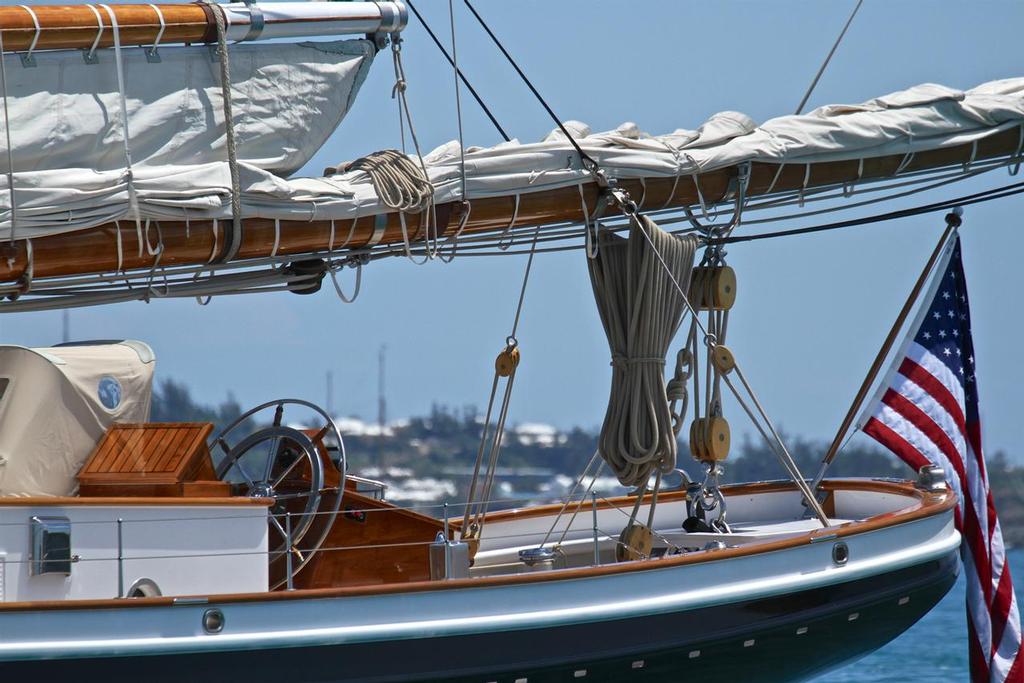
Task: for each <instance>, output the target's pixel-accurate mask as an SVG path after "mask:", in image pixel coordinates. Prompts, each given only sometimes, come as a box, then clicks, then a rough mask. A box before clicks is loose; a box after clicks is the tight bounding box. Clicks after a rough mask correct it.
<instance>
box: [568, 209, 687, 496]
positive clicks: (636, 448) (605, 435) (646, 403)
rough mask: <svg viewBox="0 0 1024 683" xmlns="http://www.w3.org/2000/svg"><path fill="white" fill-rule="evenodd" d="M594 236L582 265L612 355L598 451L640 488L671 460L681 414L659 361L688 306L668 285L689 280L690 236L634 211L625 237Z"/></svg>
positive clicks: (670, 466)
mask: <svg viewBox="0 0 1024 683" xmlns="http://www.w3.org/2000/svg"><path fill="white" fill-rule="evenodd" d="M645 233H646V236H645ZM598 242H599V249H598V253H597V256H595V257H594V258H593V259H588V269H589V271H590V282H591V285H592V287H593V290H594V299H595V301H596V302H597V308H598V312H599V314H600V317H601V323H602V325H603V326H604V330H605V334H606V335H607V337H608V346H609V347H610V349H611V354H612V361H611V365H612V382H611V394H610V397H609V400H608V412H607V413H606V415H605V418H604V423H603V424H602V426H601V435H600V438H599V441H598V451H599V452H600V454H601V457H602V458H603V459H604V460H605V462H607V463H608V465H609V466H610V467H611V469H612V471H613V472H614V473H615V476H616V477H618V479H619V482H620V483H621V484H623V485H624V486H645V485H646V483H647V481H648V479H649V478H650V476H651V474H652V473H654V472H655V471H658V472H661V473H668V472H671V471H672V470H673V469H675V466H676V435H677V431H678V426H681V424H682V420H680V419H679V418H678V417H673V415H672V411H671V410H670V406H669V398H668V394H667V389H666V384H665V378H664V367H665V357H666V355H667V354H668V351H669V345H670V344H671V343H672V339H673V337H675V334H676V332H677V331H678V330H679V326H680V324H681V323H682V320H683V315H684V314H685V313H686V311H687V305H686V299H685V297H684V296H683V295H682V294H681V291H680V290H679V289H678V288H677V287H676V286H675V283H679V287H680V288H682V289H683V290H685V289H686V288H687V287H688V286H689V283H690V277H691V275H692V273H693V260H694V254H695V252H696V248H697V239H696V238H695V237H693V236H688V235H687V236H682V237H676V236H673V235H671V234H669V233H667V232H665V231H664V230H662V229H661V228H659V227H658V226H657V224H655V223H654V221H652V220H651V219H650V218H648V217H647V216H641V215H636V214H634V215H632V216H631V224H630V230H629V236H628V237H621V236H619V235H616V234H615V233H612V232H610V231H601V232H600V233H599V234H598ZM659 253H660V255H661V258H662V259H663V260H664V262H665V266H664V267H663V266H662V264H661V263H660V262H659V259H658V254H659Z"/></svg>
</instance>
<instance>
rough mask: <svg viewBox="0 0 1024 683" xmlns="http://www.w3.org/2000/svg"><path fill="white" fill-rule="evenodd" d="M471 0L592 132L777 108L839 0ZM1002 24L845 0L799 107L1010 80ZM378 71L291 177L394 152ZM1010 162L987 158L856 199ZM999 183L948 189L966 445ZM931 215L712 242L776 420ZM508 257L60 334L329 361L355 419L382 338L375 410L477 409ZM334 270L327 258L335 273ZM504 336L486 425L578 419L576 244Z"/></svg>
mask: <svg viewBox="0 0 1024 683" xmlns="http://www.w3.org/2000/svg"><path fill="white" fill-rule="evenodd" d="M454 4H455V12H456V15H455V21H456V31H457V41H458V43H457V44H458V54H459V60H460V66H462V68H463V71H464V72H465V73H466V75H467V76H468V77H469V79H470V80H471V81H472V82H473V83H474V85H475V86H476V87H477V89H478V90H479V91H480V93H481V95H482V96H483V97H484V99H485V100H486V101H487V102H488V103H489V105H490V106H491V108H492V109H493V110H494V111H495V113H496V115H497V116H498V118H499V120H500V121H501V122H502V124H503V125H504V126H505V127H506V129H508V130H509V131H510V132H511V133H512V134H513V135H514V136H515V137H517V138H518V139H520V140H522V141H524V142H529V141H535V140H538V139H540V138H542V137H543V136H544V135H546V134H547V133H548V131H549V130H550V129H551V128H552V127H553V124H552V122H551V120H550V119H549V118H548V117H547V115H546V114H545V113H544V111H543V110H542V109H541V108H540V106H539V105H538V104H537V103H536V101H535V100H533V99H532V97H531V95H530V94H529V92H528V91H527V90H526V88H525V87H524V86H523V85H522V83H521V82H520V81H518V79H517V78H516V76H515V74H514V72H513V71H512V70H511V69H510V68H509V67H508V66H507V64H506V63H504V62H503V60H502V58H501V56H500V54H498V53H497V51H496V50H495V49H494V48H493V46H492V45H491V44H490V43H489V42H488V40H487V38H486V36H485V35H484V34H483V33H482V32H481V31H480V29H479V27H478V26H477V25H476V24H475V22H474V21H473V19H472V17H471V16H470V15H469V14H468V12H467V11H466V10H465V8H464V6H462V5H461V3H460V2H458V1H456V2H455V3H454ZM475 4H476V6H477V8H478V9H479V10H480V12H481V13H482V14H483V15H484V16H485V17H486V18H487V19H488V20H489V22H490V24H491V26H492V27H493V29H494V30H495V31H496V33H497V34H498V35H499V36H500V37H501V38H502V40H504V41H505V43H506V45H507V47H508V48H509V50H510V51H511V52H512V54H513V55H515V57H516V59H517V60H518V61H519V62H520V64H521V65H522V67H523V68H524V70H525V71H526V73H527V74H528V75H529V76H530V77H531V79H532V80H533V81H534V83H535V84H536V86H537V87H538V89H539V90H540V91H541V92H542V93H543V94H544V96H545V98H546V99H547V100H548V102H549V103H550V104H551V106H552V107H553V108H554V110H555V111H556V112H557V113H558V115H559V116H560V117H561V118H563V119H566V120H568V119H576V120H580V121H585V122H587V123H588V124H590V125H591V126H592V127H593V129H594V130H607V129H610V128H614V127H615V126H617V125H618V124H620V123H622V122H624V121H635V122H636V123H637V124H639V126H640V127H641V129H643V130H645V131H648V132H651V133H664V132H669V131H671V130H673V129H676V128H690V129H693V128H696V127H697V126H699V125H700V124H701V123H702V122H703V121H704V120H706V119H707V118H708V117H709V116H711V115H712V114H714V113H715V112H718V111H724V110H736V111H742V112H744V113H746V114H748V115H750V116H751V117H752V118H754V120H755V121H764V120H766V119H768V118H771V117H773V116H778V115H783V114H787V113H792V111H793V109H794V108H795V107H796V105H797V103H798V102H799V101H800V98H801V96H802V95H803V93H804V91H805V90H806V88H807V86H808V84H809V83H810V81H811V79H812V77H813V76H814V73H815V72H816V70H817V68H818V66H819V65H820V63H821V60H822V59H823V57H824V55H825V54H826V53H827V51H828V49H829V47H830V46H831V44H832V41H833V40H834V38H835V36H836V35H837V33H838V31H839V29H840V28H841V26H842V24H843V22H844V21H845V20H846V17H847V15H848V14H849V12H850V10H851V9H852V7H853V4H854V3H853V2H852V0H851V1H850V2H847V1H845V0H844V1H843V2H838V1H837V2H831V1H830V2H811V1H806V2H794V1H786V0H776V1H772V2H735V1H723V2H713V3H709V2H689V1H677V0H675V1H669V0H649V1H647V2H644V3H623V2H605V1H600V0H597V1H595V0H586V1H584V0H560V1H559V2H550V1H548V0H544V1H541V0H519V1H517V2H514V3H513V2H502V1H500V0H475ZM417 7H418V8H419V9H420V10H421V12H423V13H424V15H425V16H426V18H427V20H428V21H429V22H430V23H431V25H432V27H433V28H434V29H435V31H436V32H438V33H439V34H440V35H441V36H442V38H443V39H444V40H445V41H450V34H449V31H448V12H447V10H448V5H447V2H443V1H442V0H418V2H417ZM1021 26H1024V3H1020V2H976V3H952V2H934V1H931V0H913V1H912V0H903V1H899V2H891V1H888V0H885V1H883V0H867V1H866V2H865V3H864V5H863V7H862V9H861V10H860V13H859V14H858V16H857V17H856V19H855V20H854V22H853V25H852V26H851V28H850V30H849V32H848V34H847V35H846V38H845V39H844V41H843V43H842V44H841V46H840V47H839V49H838V51H837V52H836V55H835V57H834V58H833V60H832V63H831V64H830V66H829V67H828V69H827V71H826V72H825V74H824V76H823V78H822V79H821V82H820V83H819V85H818V87H817V89H816V90H815V92H814V94H813V95H812V97H811V99H810V103H809V108H813V107H816V106H820V105H823V104H828V103H856V102H861V101H864V100H867V99H870V98H872V97H875V96H879V95H883V94H886V93H889V92H892V91H895V90H900V89H904V88H907V87H910V86H913V85H915V84H918V83H924V82H934V83H941V84H944V85H948V86H952V87H957V88H969V87H971V86H974V85H977V84H979V83H983V82H985V81H989V80H993V79H998V78H1008V77H1014V76H1021V75H1024V54H1022V51H1021V47H1020V38H1019V32H1020V27H1021ZM405 41H406V42H405V46H404V54H405V60H406V70H407V77H408V96H409V100H410V106H411V107H412V113H413V118H414V122H415V124H416V127H417V132H418V133H419V136H420V140H421V142H422V144H423V147H424V148H425V149H430V148H433V147H435V146H437V145H440V144H443V143H445V142H447V141H449V140H451V139H454V138H455V137H456V136H457V122H456V117H455V106H454V90H453V83H452V80H453V77H452V71H451V68H450V67H449V66H448V65H447V64H446V63H445V62H444V61H443V57H442V56H441V55H440V53H439V52H438V51H437V50H436V48H435V47H434V46H433V45H432V44H431V43H430V42H429V38H428V37H427V36H426V34H425V32H424V31H423V30H422V28H421V26H420V25H419V24H418V22H416V21H415V19H413V20H412V21H411V23H410V26H409V28H408V30H407V31H406V32H405ZM393 79H394V76H393V73H392V68H391V64H390V55H389V54H388V53H381V54H380V55H379V56H378V57H377V60H376V63H375V64H374V66H373V69H372V70H371V74H370V76H369V78H368V79H367V81H366V83H365V85H364V86H363V89H362V91H361V93H360V95H359V98H358V99H357V101H356V103H355V105H354V107H353V109H352V111H351V112H350V114H349V115H348V117H347V119H346V120H345V121H344V122H343V123H342V124H341V126H340V127H339V129H338V130H337V132H336V133H335V134H334V136H333V137H332V138H331V140H330V141H329V142H328V143H327V144H326V145H325V147H324V148H323V149H322V150H321V151H320V152H319V153H318V154H317V155H316V156H315V158H314V159H313V160H312V161H311V162H310V164H309V165H308V166H307V167H306V168H305V169H303V170H302V171H300V174H303V175H317V174H319V173H320V172H321V171H322V169H323V167H325V166H328V165H334V164H335V163H337V162H339V161H342V160H347V159H353V158H355V157H358V156H361V155H363V154H365V153H367V152H370V151H373V150H377V149H384V148H394V147H396V146H398V144H399V140H398V119H397V113H396V109H395V103H394V101H393V100H392V99H391V96H390V93H391V87H392V85H393ZM282 96H286V93H284V92H282ZM463 114H464V122H463V123H464V130H465V140H466V143H467V144H475V145H490V144H495V143H497V142H499V141H500V138H499V137H498V135H497V133H496V132H495V130H494V129H493V128H492V127H491V125H490V123H489V122H488V121H487V119H486V118H485V117H484V116H483V115H482V114H481V113H480V111H479V110H478V109H477V108H476V106H475V104H473V103H472V101H471V100H470V99H469V97H468V95H467V93H466V92H465V91H463ZM1012 180H1015V179H1011V178H1009V177H1008V176H1007V174H1006V171H1005V170H999V171H995V172H993V173H990V174H987V175H986V176H983V177H982V178H980V179H976V180H972V181H967V182H964V183H961V184H958V185H955V186H953V187H952V188H947V189H946V190H945V191H944V192H942V193H931V194H926V195H919V196H917V197H915V198H913V199H912V200H910V201H909V202H904V203H899V202H893V203H891V204H887V205H882V206H878V207H875V210H879V211H881V210H890V209H895V208H900V207H903V206H908V205H916V204H923V203H926V202H930V201H935V200H938V199H945V198H949V197H951V196H958V195H961V194H968V193H970V192H975V191H978V190H981V189H986V188H990V187H995V186H998V185H1003V184H1007V183H1009V182H1011V181H1012ZM1022 197H1024V195H1022V196H1018V197H1013V198H1009V199H1003V200H999V201H997V202H992V203H987V204H982V205H975V206H971V207H969V208H968V209H967V211H966V214H965V221H964V227H963V229H962V237H963V250H964V258H965V268H966V272H967V277H968V281H969V287H970V294H971V302H972V304H973V311H972V314H973V321H974V341H975V346H976V351H977V367H978V377H979V383H980V384H979V386H980V390H981V400H982V417H983V420H984V434H985V439H986V444H987V450H988V451H989V452H990V453H991V452H994V451H996V450H1005V451H1007V452H1009V453H1010V454H1011V455H1012V456H1013V457H1014V458H1015V459H1016V460H1017V461H1018V462H1021V463H1024V448H1022V447H1021V443H1022V442H1024V420H1022V419H1021V417H1020V411H1021V406H1022V402H1021V400H1020V397H1019V387H1021V386H1022V385H1024V362H1022V361H1021V356H1020V355H1019V353H1020V350H1019V349H1020V340H1021V338H1022V333H1024V320H1022V315H1021V313H1022V312H1024V309H1022V304H1021V300H1020V296H1021V293H1022V292H1024V274H1022V271H1021V268H1020V267H1019V258H1020V257H1019V254H1021V253H1022V251H1024V236H1022V231H1021V225H1020V224H1021V213H1022V209H1024V198H1022ZM853 215H860V214H858V213H857V212H854V213H852V214H851V217H852V216H853ZM773 227H788V226H783V225H774V226H773ZM942 227H943V223H942V216H941V214H931V215H927V216H921V217H915V218H909V219H903V220H899V221H895V222H891V223H886V224H875V225H870V226H865V227H861V228H857V229H852V230H846V231H837V232H831V233H826V234H820V235H814V236H806V237H799V238H787V239H780V240H775V241H761V242H757V243H751V244H740V245H735V246H733V247H732V248H730V249H729V255H728V256H729V262H730V263H731V265H732V266H733V267H734V268H735V269H736V271H737V274H738V277H739V286H738V292H739V297H738V301H737V304H736V307H735V308H734V309H733V312H732V314H731V319H730V326H729V340H728V342H729V345H730V347H731V348H732V349H733V350H734V352H735V353H736V355H737V358H738V360H739V361H740V363H741V364H742V365H743V367H744V369H745V372H746V374H747V376H748V378H749V379H750V381H751V383H752V385H753V387H754V389H755V391H756V392H757V394H758V396H759V398H760V399H761V401H762V403H763V405H764V406H765V408H766V409H767V411H768V413H769V414H770V415H771V416H772V419H773V420H774V421H775V423H776V424H778V425H781V426H782V427H783V428H784V429H785V430H786V432H788V433H790V434H799V435H801V436H806V437H810V438H814V439H830V438H831V436H832V434H833V433H834V431H835V429H836V428H837V426H838V424H839V422H840V421H841V419H842V417H843V415H844V414H845V412H846V410H847V408H848V405H849V402H850V401H851V399H852V397H853V395H854V393H855V392H856V390H857V388H858V386H859V384H860V382H861V379H862V378H863V376H864V373H865V372H866V370H867V368H868V366H869V365H870V363H871V361H872V359H873V358H874V355H875V353H876V352H877V349H878V347H879V345H880V343H881V341H882V339H883V338H884V337H885V334H886V333H887V331H888V329H889V326H890V325H891V324H892V321H893V319H894V318H895V316H896V313H897V312H898V310H899V308H900V307H901V305H902V304H903V301H904V299H905V297H906V295H907V293H908V292H909V290H910V288H911V286H912V284H913V282H914V280H915V278H916V277H917V274H918V272H919V271H920V268H921V267H922V265H923V264H924V262H925V260H926V258H927V256H928V254H929V253H930V251H931V249H932V248H933V247H934V245H935V242H936V240H937V239H938V236H939V234H940V233H941V230H942ZM751 229H752V228H751ZM524 266H525V257H521V256H515V257H502V258H495V257H464V258H458V259H456V260H455V261H454V262H452V263H449V264H445V263H440V262H433V263H428V264H426V265H423V266H417V265H414V264H413V263H411V262H409V261H407V260H404V259H400V258H396V259H390V260H386V261H379V262H375V263H373V264H371V265H370V266H368V267H367V268H365V269H364V272H363V290H362V293H361V294H360V296H359V298H358V300H357V301H356V302H355V303H353V304H345V303H343V302H342V301H340V300H339V299H338V298H337V297H336V295H335V293H334V291H333V288H332V287H330V286H329V285H326V284H325V287H324V289H323V290H322V291H321V292H320V293H319V294H317V295H314V296H305V297H303V296H296V295H292V294H286V293H282V294H268V295H259V296H242V297H224V298H222V299H214V300H213V301H212V302H211V303H210V305H208V306H205V307H200V306H198V305H197V304H196V303H195V302H194V301H192V300H187V301H156V302H153V303H150V304H143V303H129V304H118V305H112V306H107V307H102V308H90V309H79V310H74V311H72V312H71V314H70V323H71V335H72V338H74V339H90V338H108V339H109V338H115V337H116V338H134V339H141V340H144V341H146V342H148V343H149V344H150V345H151V346H152V347H153V348H154V350H155V351H156V355H157V358H158V366H157V376H158V378H173V379H176V380H180V381H182V382H184V383H186V384H187V385H188V386H189V387H190V388H191V389H192V391H193V394H194V396H195V397H196V398H197V399H199V400H201V401H205V402H210V403H213V402H219V401H221V400H223V399H224V398H225V397H226V396H227V395H228V394H229V393H231V394H233V395H234V396H235V397H236V398H237V399H238V400H239V401H240V402H241V403H242V404H243V405H248V404H256V403H260V402H263V401H266V400H270V399H272V398H277V397H282V396H290V397H297V398H305V399H308V400H312V401H315V402H320V403H323V402H325V401H326V393H327V392H326V373H328V372H331V373H333V377H334V404H335V409H336V411H337V412H339V413H343V414H347V415H357V416H362V417H364V418H367V419H376V412H377V408H376V406H377V403H376V396H377V357H378V350H379V348H380V346H381V345H382V344H386V345H387V379H386V396H387V403H388V416H389V418H400V417H405V416H409V415H415V414H423V413H424V412H426V411H428V410H429V409H430V407H431V405H432V404H434V403H440V404H445V405H448V406H451V407H461V406H465V405H476V406H483V405H484V403H485V402H486V400H487V392H488V390H489V388H490V382H491V377H492V372H493V359H494V356H495V355H496V354H497V353H498V351H500V350H501V348H502V345H503V343H504V339H505V337H506V335H507V334H508V332H509V329H510V326H511V323H512V317H513V314H514V312H515V305H516V297H517V295H518V290H519V285H520V282H521V278H522V274H523V268H524ZM350 276H351V273H346V274H345V275H344V276H343V278H345V279H346V281H347V282H348V284H349V285H351V279H350ZM0 337H2V339H3V340H4V342H6V343H11V344H23V345H28V346H46V345H50V344H53V343H56V342H59V341H60V338H61V314H60V313H59V312H44V313H29V314H16V315H7V316H4V317H2V318H0ZM519 339H520V343H521V350H522V354H523V355H522V362H521V364H520V367H519V370H518V376H517V380H516V387H515V394H514V397H513V401H512V408H511V413H510V419H511V420H512V421H514V422H545V423H551V424H554V425H556V426H559V427H565V428H567V427H571V426H574V425H580V426H583V427H588V428H594V427H597V426H598V425H600V422H601V420H602V417H603V414H604V410H605V405H606V401H607V392H608V383H609V377H610V368H609V365H608V360H609V359H608V348H607V344H606V342H605V339H604V335H603V332H602V330H601V326H600V322H599V320H598V317H597V312H596V308H595V305H594V301H593V296H592V294H591V292H590V285H589V280H588V278H587V273H586V263H585V258H584V256H583V255H582V253H580V252H569V253H563V254H545V255H542V256H539V257H538V258H537V261H536V263H535V264H534V268H533V273H532V275H531V278H530V282H529V287H528V290H527V294H526V302H525V307H524V312H523V320H522V323H521V326H520V331H519ZM726 410H727V413H726V415H727V417H729V418H731V419H730V421H731V423H732V425H733V432H734V434H742V433H744V432H747V431H749V430H750V427H749V425H748V424H747V422H746V421H745V418H744V417H743V416H742V415H741V414H740V413H739V411H738V410H736V409H735V407H730V406H727V407H726Z"/></svg>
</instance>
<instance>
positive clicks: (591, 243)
mask: <svg viewBox="0 0 1024 683" xmlns="http://www.w3.org/2000/svg"><path fill="white" fill-rule="evenodd" d="M576 189H577V190H579V193H580V206H582V207H583V235H584V242H583V244H584V247H585V249H586V252H587V258H588V259H594V258H597V251H598V247H597V228H596V227H594V228H592V227H591V224H592V223H594V222H595V221H592V220H591V219H590V209H589V208H587V199H586V197H584V196H583V183H580V184H578V185H577V186H576ZM600 205H601V202H600V201H598V206H600ZM595 213H597V209H596V207H595ZM591 230H593V233H594V234H593V235H591Z"/></svg>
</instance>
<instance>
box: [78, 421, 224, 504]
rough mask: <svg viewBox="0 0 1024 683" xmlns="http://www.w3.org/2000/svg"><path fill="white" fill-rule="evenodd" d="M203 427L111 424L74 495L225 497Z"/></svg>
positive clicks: (207, 428)
mask: <svg viewBox="0 0 1024 683" xmlns="http://www.w3.org/2000/svg"><path fill="white" fill-rule="evenodd" d="M211 431H213V425H212V424H210V423H209V422H153V423H147V424H113V425H111V426H110V428H109V429H108V430H107V433H106V434H104V435H103V438H102V439H101V440H100V442H99V444H97V446H96V449H95V450H94V451H93V452H92V455H90V456H89V459H88V460H87V461H86V463H85V465H84V466H83V467H82V470H81V472H79V474H78V492H79V495H80V496H167V497H197V496H203V497H209V496H229V495H231V488H230V485H229V484H228V483H227V482H222V481H217V478H216V475H215V474H214V471H213V463H212V461H211V459H210V451H209V449H208V448H207V446H206V439H207V437H209V435H210V432H211Z"/></svg>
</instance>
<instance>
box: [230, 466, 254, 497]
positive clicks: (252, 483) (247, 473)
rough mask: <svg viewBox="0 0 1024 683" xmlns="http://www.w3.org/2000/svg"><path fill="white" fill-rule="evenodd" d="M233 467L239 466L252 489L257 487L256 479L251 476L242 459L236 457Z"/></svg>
mask: <svg viewBox="0 0 1024 683" xmlns="http://www.w3.org/2000/svg"><path fill="white" fill-rule="evenodd" d="M231 467H237V468H238V471H239V472H241V473H242V476H243V477H245V483H246V484H248V485H249V489H250V490H252V489H254V488H256V480H255V479H253V478H252V477H250V476H249V472H248V471H247V470H246V469H245V465H243V464H242V461H241V459H236V460H235V461H234V462H233V463H231ZM229 469H230V468H229Z"/></svg>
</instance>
